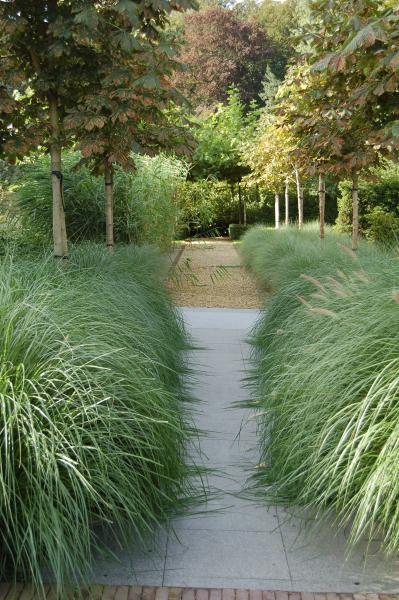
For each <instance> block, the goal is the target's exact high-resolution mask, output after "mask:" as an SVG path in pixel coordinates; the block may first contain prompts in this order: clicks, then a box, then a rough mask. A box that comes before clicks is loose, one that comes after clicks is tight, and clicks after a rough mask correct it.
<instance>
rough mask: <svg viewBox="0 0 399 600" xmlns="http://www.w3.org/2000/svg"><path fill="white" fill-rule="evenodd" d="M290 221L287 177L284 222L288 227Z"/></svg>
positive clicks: (286, 182)
mask: <svg viewBox="0 0 399 600" xmlns="http://www.w3.org/2000/svg"><path fill="white" fill-rule="evenodd" d="M289 223H290V189H289V182H288V178H287V179H286V180H285V224H286V226H287V227H288V225H289Z"/></svg>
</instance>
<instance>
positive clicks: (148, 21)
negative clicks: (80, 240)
mask: <svg viewBox="0 0 399 600" xmlns="http://www.w3.org/2000/svg"><path fill="white" fill-rule="evenodd" d="M191 6H192V0H169V1H167V2H163V3H159V2H157V1H156V0H152V1H148V0H146V1H144V0H138V1H136V0H116V1H115V0H102V1H101V2H97V3H93V2H91V1H90V0H67V1H62V2H61V1H59V0H40V1H38V0H10V1H9V2H2V3H1V6H0V144H1V146H0V158H3V159H7V160H10V161H13V160H14V161H15V160H16V159H17V158H22V157H25V156H27V155H28V154H29V153H30V152H31V151H34V150H36V149H37V148H43V149H48V151H49V153H50V156H51V177H52V191H53V236H54V254H55V256H57V257H67V256H68V244H67V232H66V226H65V212H64V203H63V187H62V180H63V175H62V150H63V149H64V148H65V147H67V146H71V145H75V146H77V147H78V148H79V149H80V150H81V155H82V163H85V164H88V165H89V166H90V168H91V170H92V171H93V172H95V173H103V175H104V183H105V196H106V229H107V246H108V247H109V248H110V249H112V246H113V177H112V176H113V169H114V167H115V166H116V165H119V166H121V167H122V168H125V169H130V168H134V165H133V164H132V163H131V158H130V157H131V152H132V150H140V149H145V150H146V152H154V151H155V150H156V149H158V148H159V147H164V148H165V147H166V148H167V147H170V146H173V148H174V150H175V151H176V152H181V153H184V152H186V151H187V145H188V144H189V140H188V137H187V132H186V131H185V130H184V128H183V127H182V126H181V124H179V121H178V120H176V119H174V118H173V114H172V109H171V108H170V106H171V103H175V104H176V103H179V102H181V101H182V98H181V96H180V95H179V93H178V92H177V90H176V89H174V88H173V86H172V85H171V83H170V80H171V76H172V73H173V72H174V70H175V69H177V68H179V65H178V64H177V62H176V60H175V47H174V43H173V39H170V36H168V35H167V34H166V33H165V28H166V24H167V22H168V15H169V13H170V12H171V11H172V10H185V9H187V8H190V7H191ZM78 167H79V165H77V168H78Z"/></svg>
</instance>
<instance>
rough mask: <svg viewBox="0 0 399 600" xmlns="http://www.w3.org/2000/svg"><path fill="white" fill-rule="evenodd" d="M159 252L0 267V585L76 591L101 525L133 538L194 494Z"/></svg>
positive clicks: (92, 254)
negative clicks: (3, 580)
mask: <svg viewBox="0 0 399 600" xmlns="http://www.w3.org/2000/svg"><path fill="white" fill-rule="evenodd" d="M160 276H161V266H160V259H159V258H158V256H157V255H156V254H155V253H154V252H153V251H152V250H150V249H149V248H141V249H137V248H131V247H129V248H125V249H120V250H118V251H116V252H115V254H114V255H113V256H109V255H107V254H106V252H105V251H104V250H103V249H102V248H99V247H96V246H92V245H90V244H87V245H86V246H85V247H81V248H80V249H76V250H75V251H73V253H72V256H71V259H70V261H69V265H68V266H67V267H66V268H62V267H60V266H59V265H57V264H54V261H53V259H45V258H44V259H41V260H36V261H25V262H22V261H19V262H18V263H14V262H13V259H12V258H10V257H6V258H5V259H4V260H3V261H2V262H1V264H0V324H1V329H2V335H1V337H0V355H1V360H0V402H1V404H0V406H1V412H0V420H1V437H0V443H1V446H0V448H1V460H0V523H1V528H0V540H1V541H0V543H1V548H2V559H1V561H2V562H1V567H2V574H3V577H8V578H14V579H16V578H22V579H25V580H29V581H33V583H34V585H35V586H36V588H38V589H40V588H41V586H42V585H43V569H45V570H47V572H50V573H51V577H52V578H53V579H54V580H55V581H56V582H57V587H58V592H59V593H62V591H63V590H64V588H65V586H66V585H67V584H75V583H79V582H82V581H85V578H87V577H88V574H89V572H90V562H91V557H92V552H93V550H94V549H97V548H98V547H99V546H100V545H101V544H102V541H101V539H100V537H98V536H97V535H96V533H95V532H96V531H97V530H98V528H97V526H112V528H114V529H115V530H117V531H118V532H119V534H121V532H124V534H125V536H126V538H128V537H129V536H142V535H144V534H145V533H146V532H149V531H151V530H152V528H153V527H154V524H156V523H158V522H160V521H164V520H165V519H167V518H168V517H169V516H170V515H171V514H172V513H173V512H175V511H178V510H179V509H182V508H184V507H185V506H187V505H189V504H190V503H191V502H193V501H194V500H195V498H196V494H197V492H196V490H195V489H194V487H193V484H192V483H191V481H192V479H191V478H190V477H189V475H190V474H191V473H192V472H193V471H195V468H194V466H190V461H189V460H188V458H187V456H186V447H187V443H188V441H189V439H191V436H192V435H193V434H194V433H195V432H194V429H193V428H192V426H191V424H190V420H189V417H188V411H187V407H188V402H189V401H190V396H189V394H188V393H187V390H186V389H185V386H184V384H183V376H185V375H186V374H187V368H186V364H185V358H184V351H185V349H186V348H187V339H186V335H185V333H184V329H183V326H182V324H181V322H180V319H179V317H178V315H177V313H176V311H175V310H174V309H173V307H172V306H171V303H170V302H169V300H168V299H167V296H166V294H165V292H164V290H163V288H162V285H161V283H160Z"/></svg>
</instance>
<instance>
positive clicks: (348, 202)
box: [336, 161, 399, 242]
mask: <svg viewBox="0 0 399 600" xmlns="http://www.w3.org/2000/svg"><path fill="white" fill-rule="evenodd" d="M338 187H339V197H338V216H337V220H336V228H337V230H338V231H340V232H349V231H350V229H351V227H352V197H351V188H352V184H351V182H350V181H341V182H340V184H339V186H338ZM358 187H359V212H360V228H361V230H362V231H363V232H364V233H365V234H366V235H367V234H368V231H369V228H370V219H369V215H370V214H371V213H373V214H375V213H376V212H379V213H385V214H392V215H393V217H395V218H398V217H399V165H398V164H396V163H392V162H389V161H386V162H384V163H383V165H382V166H381V167H378V168H376V169H373V170H372V171H371V173H370V176H369V178H368V179H360V180H359V186H358ZM376 218H377V219H378V217H376ZM372 220H373V219H372ZM384 231H385V228H384ZM382 233H383V236H384V232H382ZM375 234H376V232H374V233H373V234H371V236H372V238H373V239H375V240H377V241H382V242H384V241H385V240H384V239H381V240H378V239H377V238H376V236H375Z"/></svg>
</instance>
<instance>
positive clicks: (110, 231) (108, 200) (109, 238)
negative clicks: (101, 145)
mask: <svg viewBox="0 0 399 600" xmlns="http://www.w3.org/2000/svg"><path fill="white" fill-rule="evenodd" d="M112 175H113V168H112V165H110V164H109V162H108V159H107V158H106V159H105V160H104V185H105V240H106V246H107V250H108V251H109V252H112V251H113V249H114V183H113V178H112Z"/></svg>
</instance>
